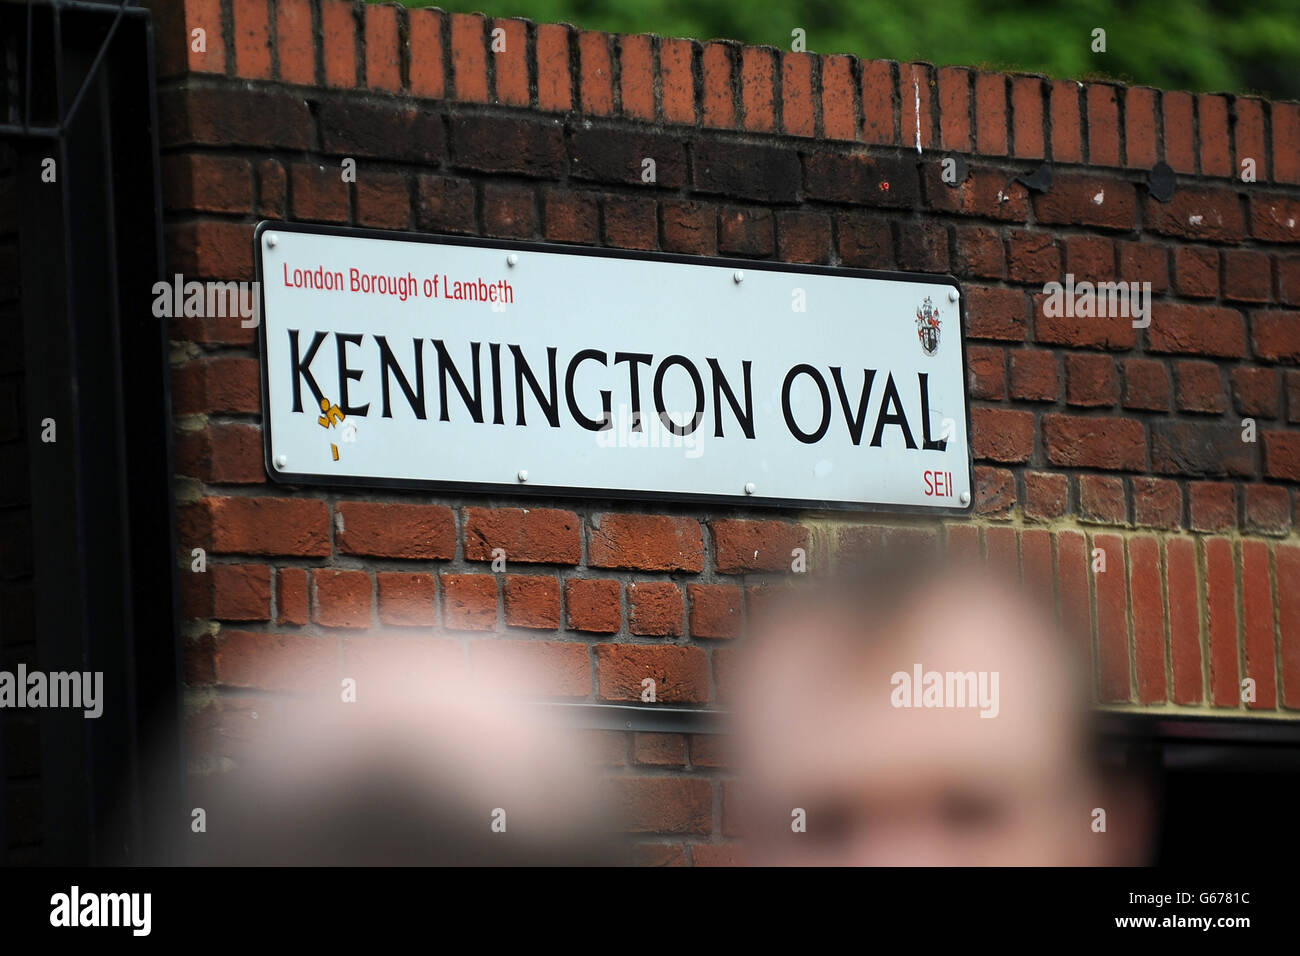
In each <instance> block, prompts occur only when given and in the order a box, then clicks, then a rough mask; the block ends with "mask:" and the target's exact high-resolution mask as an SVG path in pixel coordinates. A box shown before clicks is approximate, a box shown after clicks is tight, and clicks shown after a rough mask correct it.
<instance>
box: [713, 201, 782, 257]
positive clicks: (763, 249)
mask: <svg viewBox="0 0 1300 956" xmlns="http://www.w3.org/2000/svg"><path fill="white" fill-rule="evenodd" d="M773 237H774V227H773V216H772V211H771V210H770V209H725V210H723V212H722V214H721V216H720V217H719V223H718V251H719V252H724V253H727V254H728V255H738V256H770V255H772V252H773V250H774V249H775V242H774V239H773Z"/></svg>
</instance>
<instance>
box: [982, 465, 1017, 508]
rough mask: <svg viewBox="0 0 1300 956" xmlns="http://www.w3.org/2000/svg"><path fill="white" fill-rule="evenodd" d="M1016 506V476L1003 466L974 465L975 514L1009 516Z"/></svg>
mask: <svg viewBox="0 0 1300 956" xmlns="http://www.w3.org/2000/svg"><path fill="white" fill-rule="evenodd" d="M1015 506H1016V477H1015V475H1013V474H1012V473H1011V472H1010V471H1008V470H1007V469H1005V468H990V467H988V466H986V465H976V466H975V514H977V515H980V516H981V517H992V518H1010V517H1011V511H1012V509H1014V508H1015Z"/></svg>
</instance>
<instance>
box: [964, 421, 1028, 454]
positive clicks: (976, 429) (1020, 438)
mask: <svg viewBox="0 0 1300 956" xmlns="http://www.w3.org/2000/svg"><path fill="white" fill-rule="evenodd" d="M970 421H971V432H972V435H971V449H972V452H973V454H974V455H975V458H976V459H977V460H983V461H999V462H1022V461H1028V460H1029V456H1030V455H1032V454H1033V453H1034V416H1033V415H1032V414H1030V413H1029V412H1022V411H1015V410H1012V409H1005V408H972V409H971V412H970Z"/></svg>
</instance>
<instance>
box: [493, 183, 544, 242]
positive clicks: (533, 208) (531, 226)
mask: <svg viewBox="0 0 1300 956" xmlns="http://www.w3.org/2000/svg"><path fill="white" fill-rule="evenodd" d="M483 232H484V234H485V235H489V236H499V237H501V238H506V239H531V238H532V237H533V236H535V235H537V201H536V197H535V196H534V194H533V190H532V189H531V188H530V187H528V186H516V185H512V184H505V183H486V184H485V185H484V186H483Z"/></svg>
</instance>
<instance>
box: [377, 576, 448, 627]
mask: <svg viewBox="0 0 1300 956" xmlns="http://www.w3.org/2000/svg"><path fill="white" fill-rule="evenodd" d="M375 581H376V582H377V583H378V585H379V620H380V622H381V623H383V624H396V625H399V626H411V627H419V626H423V627H430V626H432V625H434V624H437V623H438V617H437V611H436V610H435V608H434V594H435V592H436V590H437V586H436V584H435V582H434V578H433V575H432V574H405V573H401V572H397V571H379V572H377V573H376V574H375Z"/></svg>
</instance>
